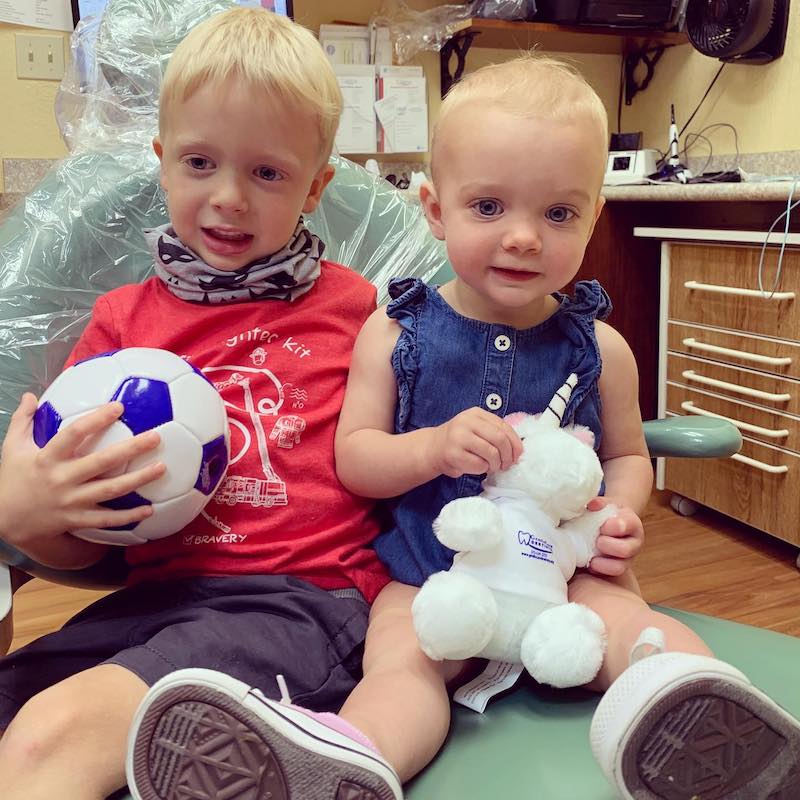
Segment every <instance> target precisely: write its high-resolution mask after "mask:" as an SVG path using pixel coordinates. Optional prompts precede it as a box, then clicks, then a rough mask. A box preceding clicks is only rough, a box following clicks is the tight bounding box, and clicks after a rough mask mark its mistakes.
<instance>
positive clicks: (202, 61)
mask: <svg viewBox="0 0 800 800" xmlns="http://www.w3.org/2000/svg"><path fill="white" fill-rule="evenodd" d="M229 78H239V79H242V80H244V81H246V82H247V83H248V84H250V85H251V86H252V88H253V90H254V91H255V92H258V91H262V92H265V93H267V94H273V95H276V96H277V97H278V98H279V99H280V100H282V101H283V102H288V103H291V104H296V105H297V106H298V107H299V108H301V109H303V110H304V111H308V112H310V113H311V114H312V115H314V116H315V117H316V118H317V121H318V125H319V134H320V142H321V155H322V156H324V159H325V160H327V159H328V156H330V154H331V151H332V149H333V139H334V136H335V135H336V129H337V128H338V126H339V117H340V116H341V114H342V93H341V90H340V89H339V84H338V82H337V80H336V75H335V74H334V72H333V68H332V67H331V64H330V61H329V60H328V58H327V56H326V55H325V53H324V52H323V50H322V48H321V47H320V45H319V42H318V41H317V40H316V38H315V37H314V34H313V33H311V31H309V30H307V29H306V28H304V27H302V26H301V25H298V24H296V23H294V22H292V21H291V20H290V19H287V18H286V17H283V16H280V15H279V14H275V13H273V12H271V11H266V10H264V9H261V8H232V9H230V10H229V11H224V12H222V13H221V14H215V15H214V16H213V17H210V18H209V19H207V20H206V21H205V22H202V23H200V24H199V25H197V26H196V27H195V28H193V29H192V30H191V31H190V32H189V34H188V35H187V36H186V38H184V39H183V40H182V41H181V42H180V44H178V46H177V47H176V48H175V52H174V53H173V54H172V57H171V58H170V61H169V64H168V65H167V69H166V72H165V74H164V80H163V81H162V84H161V93H160V96H159V105H158V108H159V132H160V133H161V135H162V136H163V134H164V132H165V126H166V125H167V118H168V114H169V110H170V109H171V108H172V106H173V105H174V104H175V103H176V102H184V101H186V100H187V99H188V98H189V97H191V96H192V94H193V93H194V92H195V91H197V89H199V88H200V87H201V86H204V85H206V84H208V83H212V84H213V83H222V82H224V81H226V80H227V79H229ZM253 102H254V103H257V102H258V98H257V97H254V98H253Z"/></svg>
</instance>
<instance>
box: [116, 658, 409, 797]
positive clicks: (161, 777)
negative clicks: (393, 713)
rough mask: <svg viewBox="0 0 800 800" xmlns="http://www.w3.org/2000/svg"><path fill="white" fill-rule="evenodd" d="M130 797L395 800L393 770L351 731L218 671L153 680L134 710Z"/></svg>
mask: <svg viewBox="0 0 800 800" xmlns="http://www.w3.org/2000/svg"><path fill="white" fill-rule="evenodd" d="M125 767H126V772H127V777H128V786H129V789H130V791H131V794H132V796H133V797H134V800H182V799H183V798H190V797H191V798H194V799H195V800H204V799H205V798H207V800H220V798H225V800H265V799H266V798H270V800H402V798H403V790H402V787H401V784H400V780H399V778H398V777H397V774H396V773H395V772H394V770H393V769H392V768H391V766H390V765H389V764H388V763H387V762H386V761H385V759H383V758H382V757H381V756H380V754H379V753H378V752H377V751H376V750H375V749H374V747H373V746H372V745H371V743H370V742H369V741H368V740H367V739H366V737H364V736H363V735H362V734H361V733H360V732H359V731H357V730H356V729H355V728H353V727H352V726H350V725H349V724H348V723H347V722H345V721H344V720H343V719H341V717H337V716H336V715H335V714H316V713H313V712H310V711H306V710H304V709H302V708H299V707H298V706H294V705H291V704H290V703H288V702H276V701H274V700H269V699H267V698H266V697H264V696H263V695H262V694H261V692H259V691H258V689H252V688H250V687H249V686H247V684H245V683H242V682H241V681H238V680H236V679H235V678H231V677H229V676H228V675H225V674H223V673H220V672H215V671H213V670H206V669H183V670H178V671H177V672H173V673H171V674H170V675H167V676H166V677H165V678H162V679H161V680H160V681H158V682H157V683H156V684H155V685H154V686H153V687H152V688H151V689H150V691H149V692H148V693H147V695H145V698H144V700H143V701H142V703H141V705H140V706H139V709H138V711H137V713H136V717H135V718H134V721H133V725H132V727H131V731H130V736H129V739H128V755H127V760H126V765H125Z"/></svg>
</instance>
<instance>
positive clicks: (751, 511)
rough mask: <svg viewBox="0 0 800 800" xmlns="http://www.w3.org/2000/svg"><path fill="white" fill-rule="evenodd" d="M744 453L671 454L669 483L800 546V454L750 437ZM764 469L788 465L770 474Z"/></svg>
mask: <svg viewBox="0 0 800 800" xmlns="http://www.w3.org/2000/svg"><path fill="white" fill-rule="evenodd" d="M739 455H740V456H743V457H744V458H749V459H753V460H754V461H755V462H757V465H760V466H754V465H752V464H750V463H745V462H743V461H741V460H737V459H736V457H733V458H718V459H712V460H706V459H700V458H698V459H693V458H668V459H666V462H665V486H666V488H667V489H670V490H671V491H673V492H677V493H678V494H682V495H683V496H684V497H689V498H691V499H692V500H696V501H697V502H699V503H702V504H703V505H705V506H708V507H709V508H714V509H716V510H717V511H721V512H722V513H723V514H728V515H729V516H731V517H735V518H736V519H739V520H741V521H742V522H746V523H747V524H748V525H752V526H753V527H755V528H759V529H760V530H763V531H766V532H767V533H771V534H772V535H773V536H777V537H778V538H779V539H783V540H785V541H787V542H792V543H793V544H800V527H799V526H798V524H797V519H798V514H799V512H800V457H798V456H797V455H794V454H792V453H786V452H783V451H781V450H775V449H774V448H771V447H766V446H764V445H761V444H758V443H756V442H753V441H750V440H749V439H745V440H744V445H743V446H742V450H741V453H740V454H739ZM764 467H767V468H771V469H783V468H784V467H785V468H786V470H785V471H781V472H768V471H766V470H765V469H764Z"/></svg>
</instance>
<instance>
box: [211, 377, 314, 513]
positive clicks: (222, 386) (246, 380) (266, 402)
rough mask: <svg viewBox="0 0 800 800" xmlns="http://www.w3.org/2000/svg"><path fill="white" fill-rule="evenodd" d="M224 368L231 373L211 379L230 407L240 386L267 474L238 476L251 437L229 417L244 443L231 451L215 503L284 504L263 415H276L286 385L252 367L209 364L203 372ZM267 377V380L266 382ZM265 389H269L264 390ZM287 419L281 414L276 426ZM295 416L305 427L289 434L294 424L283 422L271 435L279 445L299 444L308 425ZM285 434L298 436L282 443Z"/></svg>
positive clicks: (262, 464)
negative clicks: (262, 475)
mask: <svg viewBox="0 0 800 800" xmlns="http://www.w3.org/2000/svg"><path fill="white" fill-rule="evenodd" d="M222 370H224V371H226V372H228V373H229V377H228V378H227V379H223V380H219V381H213V376H212V375H210V374H209V378H211V380H212V381H213V382H214V386H215V387H216V388H217V390H218V391H219V392H221V393H223V398H224V400H225V405H227V406H229V407H231V408H235V407H236V405H235V403H234V402H231V397H232V396H233V397H235V396H236V395H235V394H234V395H232V393H231V389H232V388H234V389H236V388H238V389H240V390H241V393H242V394H241V399H242V401H243V403H244V407H243V409H244V411H246V413H247V414H248V416H249V417H250V420H251V423H252V429H253V430H254V431H255V434H256V443H257V446H258V454H259V458H260V460H261V467H262V471H263V473H264V477H263V478H255V477H249V476H242V475H236V474H235V472H236V470H235V469H232V467H235V464H236V462H237V461H238V460H239V459H240V458H241V456H242V454H243V453H244V452H246V451H247V450H248V449H249V447H250V445H251V443H252V436H251V434H250V431H248V430H247V429H246V427H245V426H244V425H242V424H241V423H240V422H238V421H237V420H235V419H234V418H233V417H229V421H230V424H231V427H232V428H237V429H238V431H239V432H240V433H241V435H242V437H243V439H244V444H243V446H242V448H241V449H240V451H239V452H238V453H232V454H231V462H230V464H231V467H230V468H229V469H228V475H227V476H226V478H225V480H224V481H223V483H222V486H220V488H219V489H217V493H216V494H215V495H214V502H216V503H220V504H225V505H229V506H233V505H236V504H237V503H246V504H248V505H251V506H254V507H256V508H259V507H264V508H269V507H271V506H285V505H287V503H288V497H287V494H286V484H285V483H284V482H283V481H282V480H281V478H280V477H279V476H278V475H277V473H276V472H275V470H274V469H273V468H272V465H271V464H270V459H269V451H268V449H267V437H266V434H265V433H264V425H263V422H262V416H276V415H277V413H278V411H279V409H280V408H281V406H282V405H283V402H284V387H283V386H282V385H281V384H280V382H279V381H278V380H277V379H276V378H275V376H274V375H273V374H272V373H271V372H270V371H269V370H257V369H252V368H251V367H210V368H207V369H206V370H204V372H206V373H213V372H217V371H222ZM265 378H266V379H267V380H266V382H265ZM254 385H255V386H256V387H259V389H260V391H259V393H258V394H259V398H260V399H256V398H254ZM265 389H266V390H267V391H265ZM268 392H274V393H276V394H277V402H276V401H275V399H274V397H269V396H268ZM261 395H265V396H261ZM293 416H294V415H293ZM284 419H289V418H287V417H282V418H281V419H279V420H278V421H277V423H276V428H277V426H278V425H279V424H280V423H281V421H282V420H284ZM295 419H298V420H299V422H300V423H302V427H299V426H298V427H299V430H296V431H293V432H291V433H290V432H289V430H288V427H291V426H288V427H287V424H286V423H284V427H286V430H285V431H284V430H283V428H282V429H281V430H280V431H278V433H277V434H275V435H271V436H270V438H271V439H273V440H274V439H276V438H277V439H278V446H279V447H292V446H293V444H294V443H299V440H300V439H299V436H300V431H302V428H304V427H305V422H304V421H303V420H301V419H300V418H299V417H295ZM273 433H274V432H273ZM284 435H286V436H291V437H296V439H294V438H293V439H292V442H291V443H289V444H288V445H287V444H284V443H282V441H281V439H280V437H281V436H284Z"/></svg>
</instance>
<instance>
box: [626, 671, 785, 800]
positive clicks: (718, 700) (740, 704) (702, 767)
mask: <svg viewBox="0 0 800 800" xmlns="http://www.w3.org/2000/svg"><path fill="white" fill-rule="evenodd" d="M798 763H800V731H798V726H797V723H796V722H794V721H793V720H792V719H791V718H790V717H789V716H788V715H787V714H785V713H784V712H782V710H781V709H779V708H778V707H777V706H776V705H775V704H774V703H772V702H771V701H770V700H769V699H768V698H766V697H765V696H764V695H762V694H761V692H759V691H758V690H757V689H754V688H753V687H751V686H747V687H745V686H740V685H738V683H737V682H735V681H731V680H727V679H719V678H713V677H705V678H700V679H696V680H692V681H687V682H686V683H685V684H684V685H682V686H680V687H679V688H676V689H674V690H673V691H671V692H669V693H668V694H667V695H666V696H665V697H663V698H661V699H660V700H657V701H655V702H654V704H653V705H652V707H651V708H650V709H648V710H647V711H646V712H645V714H644V715H643V716H642V718H641V719H640V720H639V721H638V722H637V723H636V725H635V728H634V729H633V730H632V732H631V734H630V735H629V737H628V739H627V741H626V742H625V744H624V746H623V748H622V753H621V756H620V760H619V761H618V767H617V769H618V773H617V774H618V775H619V776H620V777H621V778H622V782H623V785H624V787H625V789H626V791H627V792H628V793H629V795H628V796H629V797H631V798H635V800H695V799H696V800H723V799H724V800H796V798H798V797H800V770H798Z"/></svg>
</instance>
